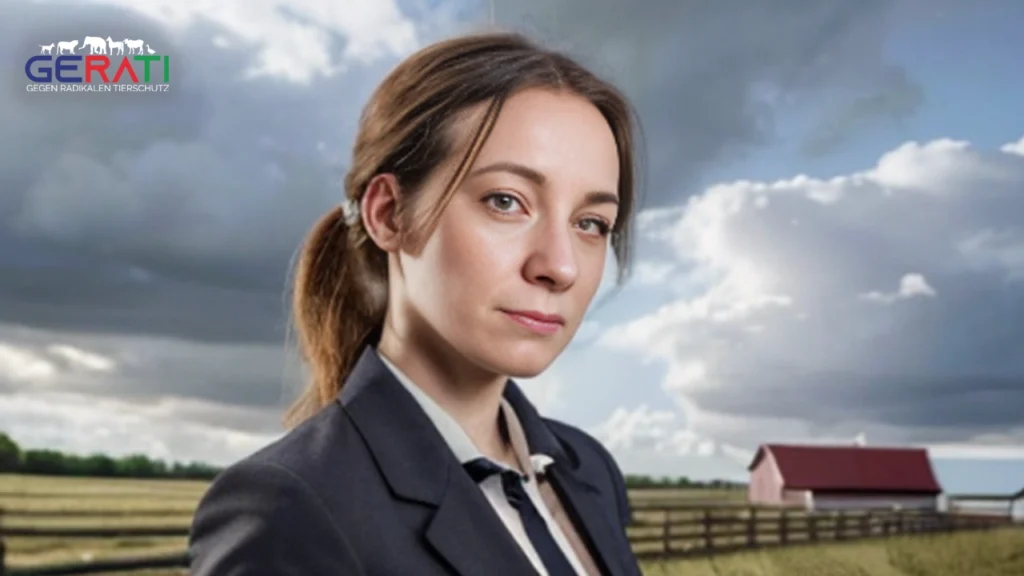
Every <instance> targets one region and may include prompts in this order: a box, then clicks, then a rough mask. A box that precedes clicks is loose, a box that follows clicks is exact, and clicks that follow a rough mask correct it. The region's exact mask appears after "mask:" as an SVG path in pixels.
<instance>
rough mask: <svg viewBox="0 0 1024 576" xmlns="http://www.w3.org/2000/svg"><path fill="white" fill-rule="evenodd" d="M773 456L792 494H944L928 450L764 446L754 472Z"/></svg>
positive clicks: (752, 464)
mask: <svg viewBox="0 0 1024 576" xmlns="http://www.w3.org/2000/svg"><path fill="white" fill-rule="evenodd" d="M766 451H767V452H770V453H771V454H772V456H773V457H774V458H775V462H776V463H777V465H778V467H779V472H780V473H781V474H782V484H783V486H785V487H786V488H788V489H792V490H818V491H835V492H899V493H927V494H938V493H940V492H942V488H941V487H940V486H939V483H938V481H937V480H936V479H935V472H934V471H933V470H932V465H931V461H930V460H929V458H928V452H927V450H925V449H923V448H865V447H862V446H787V445H782V444H765V445H762V446H761V447H760V448H759V449H758V450H757V454H756V455H755V456H754V460H753V462H751V464H750V467H749V469H750V470H753V469H754V468H755V467H756V466H757V465H758V463H760V461H761V460H762V459H763V458H764V457H765V454H766Z"/></svg>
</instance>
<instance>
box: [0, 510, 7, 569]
mask: <svg viewBox="0 0 1024 576" xmlns="http://www.w3.org/2000/svg"><path fill="white" fill-rule="evenodd" d="M6 552H7V546H6V545H5V544H4V509H3V508H0V576H4V574H7V560H6Z"/></svg>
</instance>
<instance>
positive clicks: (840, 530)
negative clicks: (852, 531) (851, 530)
mask: <svg viewBox="0 0 1024 576" xmlns="http://www.w3.org/2000/svg"><path fill="white" fill-rule="evenodd" d="M845 537H846V511H845V510H840V511H839V516H838V517H837V518H836V524H835V540H842V539H843V538H845Z"/></svg>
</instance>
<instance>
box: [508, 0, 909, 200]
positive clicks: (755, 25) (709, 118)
mask: <svg viewBox="0 0 1024 576" xmlns="http://www.w3.org/2000/svg"><path fill="white" fill-rule="evenodd" d="M914 5H915V3H913V2H903V3H902V4H898V3H893V2H884V1H880V0H867V1H863V2H847V1H845V0H804V1H787V2H745V1H742V0H740V1H736V0H718V1H715V2H708V1H703V0H693V1H682V2H672V1H660V2H632V1H629V0H598V1H593V0H574V1H563V2H532V1H524V2H519V1H516V2H511V1H509V2H501V1H499V2H497V6H498V10H497V14H498V18H499V20H500V21H503V22H509V23H512V24H513V25H516V26H517V27H519V28H522V29H525V30H528V31H531V32H534V33H536V34H538V35H540V36H541V37H544V38H547V39H548V40H549V41H550V42H552V43H553V44H554V45H555V46H559V47H565V48H567V49H568V50H570V51H571V52H572V53H573V54H574V55H576V56H578V57H580V58H581V59H582V60H583V61H585V62H587V63H590V64H592V65H593V66H594V67H595V68H596V69H597V70H599V71H601V72H602V73H604V74H606V75H607V76H609V77H610V78H612V79H614V80H616V81H617V82H619V83H620V84H621V85H622V86H623V88H624V89H625V91H626V92H627V94H628V95H629V96H630V97H631V98H632V99H633V101H634V104H635V105H636V107H637V108H638V110H639V113H640V116H641V123H642V124H643V126H644V129H645V133H646V144H647V156H648V168H649V178H650V179H649V182H648V186H647V196H646V200H647V204H648V205H649V206H650V207H659V206H666V205H676V204H678V203H679V202H680V200H682V199H683V198H684V197H685V195H687V194H689V193H693V192H696V191H697V187H698V186H699V185H701V184H708V183H709V182H707V181H706V179H705V177H706V175H707V171H708V169H709V168H710V167H713V166H722V165H725V166H728V165H729V163H730V162H732V161H734V160H736V159H739V158H741V157H743V156H744V155H746V154H747V153H749V152H751V151H753V150H755V149H756V147H758V146H761V145H765V144H769V143H771V142H773V141H774V138H775V116H776V114H777V113H778V112H779V110H780V109H783V110H784V109H788V110H794V109H796V108H797V107H799V108H800V109H802V110H804V111H805V112H806V111H811V112H813V111H815V109H816V108H817V107H820V108H821V110H820V112H819V113H818V118H817V123H816V124H815V125H814V126H812V129H811V131H810V132H809V133H808V134H807V135H806V138H807V150H808V151H809V152H813V153H815V154H822V153H825V152H827V151H834V150H835V149H837V148H838V147H839V146H840V145H841V144H842V143H843V142H844V141H845V140H846V139H847V138H848V137H849V136H850V135H852V134H855V133H856V132H857V130H858V128H863V126H871V125H872V122H873V121H874V120H875V119H888V118H892V117H904V116H906V115H909V114H912V113H913V112H914V111H915V110H916V108H917V106H918V104H919V103H920V102H921V100H922V98H923V94H922V92H921V89H920V87H918V86H917V85H916V84H915V82H914V81H913V79H912V78H910V77H909V76H908V75H907V74H906V72H905V71H903V70H902V69H900V68H898V67H896V66H894V65H892V64H891V63H889V62H887V61H886V58H885V56H884V54H883V47H884V44H885V42H886V40H887V38H888V36H889V33H890V29H891V25H892V23H893V21H894V20H895V19H898V18H905V17H906V16H907V15H906V12H908V11H911V10H910V9H911V7H912V6H914ZM897 6H902V8H903V10H897ZM915 16H916V17H920V15H916V14H915ZM822 101H825V102H828V103H829V104H828V106H827V107H824V106H820V104H821V102H822ZM859 125H861V126H859Z"/></svg>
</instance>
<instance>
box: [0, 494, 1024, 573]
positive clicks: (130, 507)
mask: <svg viewBox="0 0 1024 576" xmlns="http://www.w3.org/2000/svg"><path fill="white" fill-rule="evenodd" d="M206 486H207V484H206V483H205V482H184V481H164V480H125V479H75V478H54V477H34V476H20V475H0V507H2V508H4V509H7V510H11V511H14V512H25V513H23V514H17V513H13V514H12V513H8V514H5V516H4V518H3V524H4V526H8V527H44V526H60V527H99V526H104V527H114V526H125V527H127V526H161V527H167V526H175V527H177V526H180V527H183V528H187V527H188V524H189V521H190V518H191V513H192V511H193V510H194V508H195V505H196V503H197V502H198V500H199V497H200V496H201V495H202V493H203V491H204V490H205V489H206ZM630 497H631V499H632V500H633V502H634V503H635V505H636V507H637V517H638V519H643V518H649V519H651V520H655V521H656V520H657V519H658V518H659V515H660V513H658V512H644V511H643V508H644V507H645V506H651V505H656V504H658V503H666V502H668V503H673V504H679V503H692V504H694V505H700V504H704V503H708V504H710V503H723V502H734V503H742V502H743V499H744V497H745V494H744V493H743V492H742V491H736V490H685V489H678V490H635V491H632V492H631V493H630ZM128 511H131V512H133V513H132V514H130V515H128V514H126V512H128ZM684 514H685V513H684ZM637 529H639V530H643V528H631V533H633V532H634V531H635V530H637ZM186 542H187V539H186V538H185V537H160V538H145V537H134V538H106V539H97V538H74V539H72V538H67V539H62V538H19V537H11V538H8V539H7V540H6V543H7V553H8V563H9V564H10V565H12V566H31V565H43V564H54V563H64V562H79V561H83V560H87V559H100V558H117V557H130V556H144V555H151V554H162V553H172V552H176V551H181V550H183V549H184V548H185V545H186ZM644 573H645V575H647V576H847V575H849V576H1010V575H1011V574H1012V575H1017V576H1020V575H1021V574H1024V530H1013V529H1008V530H1001V531H987V532H967V533H958V534H943V535H935V536H906V537H897V538H890V539H876V540H871V541H861V542H848V543H842V544H821V545H817V546H793V547H789V548H778V549H765V550H760V551H750V552H741V553H736V554H730V555H723V556H719V557H715V558H709V559H693V560H677V561H666V562H657V561H655V562H647V563H645V564H644ZM120 574H122V575H123V574H126V573H123V572H122V573H120ZM130 574H131V575H132V576H144V575H145V576H171V575H174V576H182V575H185V574H187V571H184V570H181V571H173V570H149V571H139V572H132V573H130Z"/></svg>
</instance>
